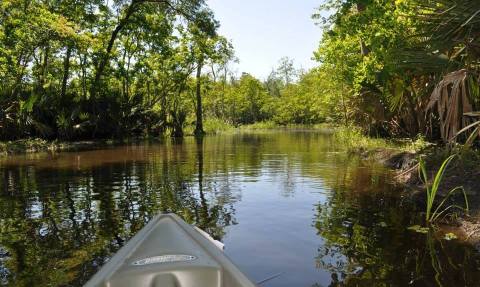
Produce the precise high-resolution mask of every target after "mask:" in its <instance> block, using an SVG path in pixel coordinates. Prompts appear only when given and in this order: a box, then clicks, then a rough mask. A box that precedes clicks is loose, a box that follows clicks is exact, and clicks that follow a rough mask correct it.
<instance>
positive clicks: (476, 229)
mask: <svg viewBox="0 0 480 287" xmlns="http://www.w3.org/2000/svg"><path fill="white" fill-rule="evenodd" d="M360 155H361V156H362V157H364V158H366V159H367V158H368V159H371V160H372V159H373V160H376V161H379V162H381V163H383V164H384V165H385V166H387V167H389V168H391V169H392V170H393V171H394V173H395V175H394V178H395V181H396V182H398V184H401V185H403V186H404V187H405V189H406V190H407V191H408V192H407V194H408V195H409V196H410V199H411V200H413V201H415V202H417V203H418V204H425V197H426V196H425V187H424V184H423V182H422V181H421V180H420V178H419V175H418V158H419V157H420V156H422V157H424V158H425V159H426V162H427V169H428V174H429V178H433V177H434V176H435V173H436V172H437V170H438V169H439V168H440V166H441V164H442V162H443V159H445V158H446V157H447V156H448V154H447V151H445V150H441V149H430V150H427V151H423V152H421V153H414V152H399V151H394V150H385V149H375V150H370V151H366V150H364V151H361V152H360ZM460 186H461V187H463V189H464V190H465V193H466V194H467V197H468V202H469V208H470V210H469V212H468V214H466V213H458V214H456V215H455V216H453V217H451V218H448V219H447V220H446V221H445V222H442V224H441V225H439V227H440V228H441V229H444V231H445V232H452V233H454V234H455V235H457V237H458V238H459V239H461V240H464V241H466V242H469V243H471V244H474V245H476V246H479V247H480V159H479V154H478V153H476V152H471V151H470V152H466V153H465V152H463V153H459V155H458V157H457V158H456V159H455V160H454V161H452V163H451V164H450V165H449V168H448V169H447V170H446V172H445V176H444V178H443V180H442V182H441V184H440V187H439V193H438V195H439V198H438V199H437V200H441V199H442V198H444V197H445V196H446V194H447V193H448V192H449V191H450V190H452V189H454V188H456V187H460ZM450 204H458V205H461V206H463V196H462V195H461V194H460V193H459V194H458V196H456V197H453V198H452V199H451V202H450Z"/></svg>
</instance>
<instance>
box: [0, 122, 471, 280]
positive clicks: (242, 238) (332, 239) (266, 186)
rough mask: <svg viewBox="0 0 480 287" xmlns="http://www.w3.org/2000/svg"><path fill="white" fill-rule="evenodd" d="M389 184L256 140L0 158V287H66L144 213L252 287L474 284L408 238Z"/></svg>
mask: <svg viewBox="0 0 480 287" xmlns="http://www.w3.org/2000/svg"><path fill="white" fill-rule="evenodd" d="M391 182H392V180H391V175H390V173H389V172H388V171H387V170H385V169H383V168H382V167H381V166H378V165H376V164H374V163H371V162H364V161H361V160H359V159H358V158H356V157H355V156H352V155H348V154H346V153H344V152H342V149H341V147H339V146H335V144H334V143H333V142H332V140H331V137H330V136H329V135H325V134H321V133H316V132H306V131H303V132H300V131H297V132H295V131H289V132H270V133H257V134H237V135H222V136H215V137H213V136H212V137H207V138H205V139H204V140H203V141H202V142H196V141H195V140H194V139H193V138H187V139H185V140H184V141H183V142H171V141H170V140H167V141H166V142H164V143H138V144H131V145H125V146H118V147H112V148H108V149H98V150H93V151H82V152H70V153H60V154H55V155H49V154H36V155H29V156H16V157H10V158H7V159H0V188H1V189H0V285H7V286H66V285H71V286H79V285H81V284H82V283H84V282H85V281H86V280H88V278H89V277H90V276H91V275H92V274H94V273H95V271H96V270H98V268H99V266H101V265H102V264H103V263H104V262H106V261H107V260H108V258H109V257H110V256H111V255H112V254H113V253H114V252H115V251H116V250H118V249H119V248H120V247H121V246H122V245H124V244H125V242H126V241H127V240H128V239H129V238H131V237H132V236H133V235H134V234H135V233H136V232H137V231H138V230H139V229H141V228H142V226H144V225H145V224H146V223H147V222H148V220H149V219H150V218H152V217H153V216H154V215H155V214H156V213H158V212H175V213H177V214H179V215H180V216H182V217H183V218H184V219H185V220H187V221H188V222H189V223H193V224H196V225H198V226H199V227H201V228H203V229H205V230H206V231H207V232H209V233H210V234H211V235H213V236H214V237H215V238H217V239H220V240H222V241H223V242H224V243H225V247H226V249H225V252H226V253H227V255H228V256H229V257H231V258H232V260H233V261H234V262H235V263H236V264H237V265H238V266H239V267H240V269H241V270H242V271H244V272H245V273H246V274H247V275H248V276H249V277H250V278H251V279H252V280H253V281H260V280H262V279H265V278H267V277H269V276H271V275H274V274H278V273H281V275H280V276H279V277H278V278H276V279H273V280H271V281H269V282H267V283H265V284H263V285H262V286H285V287H292V286H305V287H311V286H325V287H326V286H480V254H479V252H478V251H477V250H476V249H475V248H473V247H471V246H468V245H465V244H462V243H460V242H458V241H455V240H453V241H445V240H439V239H436V238H435V237H434V236H433V235H425V234H420V233H415V232H412V231H408V230H407V227H408V226H411V225H413V224H418V223H420V222H421V218H420V216H418V210H417V211H416V210H415V209H416V207H415V206H413V205H412V204H411V203H409V202H408V201H407V200H406V199H405V198H404V197H402V190H400V189H398V188H395V187H394V186H393V185H392V183H391Z"/></svg>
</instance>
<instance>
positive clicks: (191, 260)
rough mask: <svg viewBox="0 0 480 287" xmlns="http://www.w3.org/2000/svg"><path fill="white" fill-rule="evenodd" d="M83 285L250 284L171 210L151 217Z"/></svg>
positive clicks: (170, 286)
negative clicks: (169, 212)
mask: <svg viewBox="0 0 480 287" xmlns="http://www.w3.org/2000/svg"><path fill="white" fill-rule="evenodd" d="M85 286H87V287H97V286H109V287H123V286H145V287H147V286H149V287H224V286H229V287H230V286H231V287H254V286H255V284H253V283H252V282H251V281H250V280H249V279H248V278H247V277H246V276H245V275H244V274H243V273H241V272H240V271H239V270H238V268H237V267H236V266H235V265H234V264H233V263H232V262H231V261H230V260H229V259H228V258H227V257H226V256H225V255H224V254H223V252H222V251H221V250H220V249H219V248H218V247H217V246H216V245H215V244H214V243H213V240H212V239H209V238H207V237H206V236H204V235H202V234H201V233H200V232H198V231H197V230H195V228H194V227H192V226H191V225H188V224H187V223H185V222H184V221H183V220H182V219H180V218H179V217H178V216H176V215H174V214H162V215H157V216H156V217H154V218H153V219H152V220H151V221H150V222H149V223H148V224H147V225H146V226H145V227H144V228H143V229H142V230H140V232H139V233H138V234H137V235H135V236H134V237H133V238H132V239H131V240H130V241H129V242H128V243H127V244H126V245H125V246H124V247H123V248H121V249H120V250H119V251H118V252H117V254H115V256H113V257H112V258H111V259H110V261H109V262H107V263H106V264H105V266H103V267H102V268H101V269H100V271H99V272H98V273H97V274H95V275H94V276H93V277H92V278H91V279H90V281H88V282H87V284H86V285H85Z"/></svg>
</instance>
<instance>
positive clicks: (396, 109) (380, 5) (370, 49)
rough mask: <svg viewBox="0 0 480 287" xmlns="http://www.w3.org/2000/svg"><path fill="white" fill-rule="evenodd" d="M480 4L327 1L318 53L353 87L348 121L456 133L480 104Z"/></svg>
mask: <svg viewBox="0 0 480 287" xmlns="http://www.w3.org/2000/svg"><path fill="white" fill-rule="evenodd" d="M479 9H480V2H478V1H468V0H463V1H450V0H426V1H424V0H348V1H343V0H331V1H327V3H326V4H324V5H322V6H321V8H320V10H319V13H318V14H316V15H315V16H314V17H315V18H317V19H318V20H319V22H320V23H322V24H323V25H324V27H325V29H326V30H325V32H326V33H325V34H324V37H323V39H322V41H321V44H320V48H319V50H318V51H317V52H316V58H317V59H318V61H319V62H320V63H321V67H322V68H324V69H332V70H334V71H336V72H335V74H339V75H341V76H340V77H338V78H332V80H334V81H337V82H339V83H341V85H344V86H345V89H346V91H347V92H346V93H344V95H345V97H346V100H345V103H346V110H347V112H346V113H345V120H346V121H353V122H354V123H357V124H359V125H361V126H362V127H364V128H365V130H367V131H370V132H371V133H377V134H378V133H380V134H384V135H389V136H398V135H400V136H415V135H417V134H424V135H426V136H429V137H430V138H440V137H441V138H443V139H444V140H452V139H454V138H455V136H456V134H457V132H458V131H459V130H460V129H461V128H462V127H465V126H466V125H468V123H469V122H471V121H472V119H471V118H470V117H471V115H472V114H471V113H470V112H472V111H474V110H476V109H478V108H479V107H480V106H479V100H480V95H479V92H478V86H479V85H478V84H479V75H480V53H479V52H480V50H479V47H480V29H479V25H478V21H479V20H480V14H479V13H478V11H479ZM325 10H330V13H329V14H328V15H330V16H329V17H322V15H325V13H324V12H325ZM322 13H323V14H322ZM469 113H470V114H469Z"/></svg>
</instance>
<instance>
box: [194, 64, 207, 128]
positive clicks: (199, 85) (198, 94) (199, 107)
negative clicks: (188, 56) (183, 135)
mask: <svg viewBox="0 0 480 287" xmlns="http://www.w3.org/2000/svg"><path fill="white" fill-rule="evenodd" d="M202 66H203V60H200V61H199V62H198V66H197V77H196V79H197V89H196V99H197V108H196V110H195V115H196V117H197V120H196V123H195V136H197V137H201V136H203V135H204V134H205V131H204V130H203V112H202V83H201V76H202Z"/></svg>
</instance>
